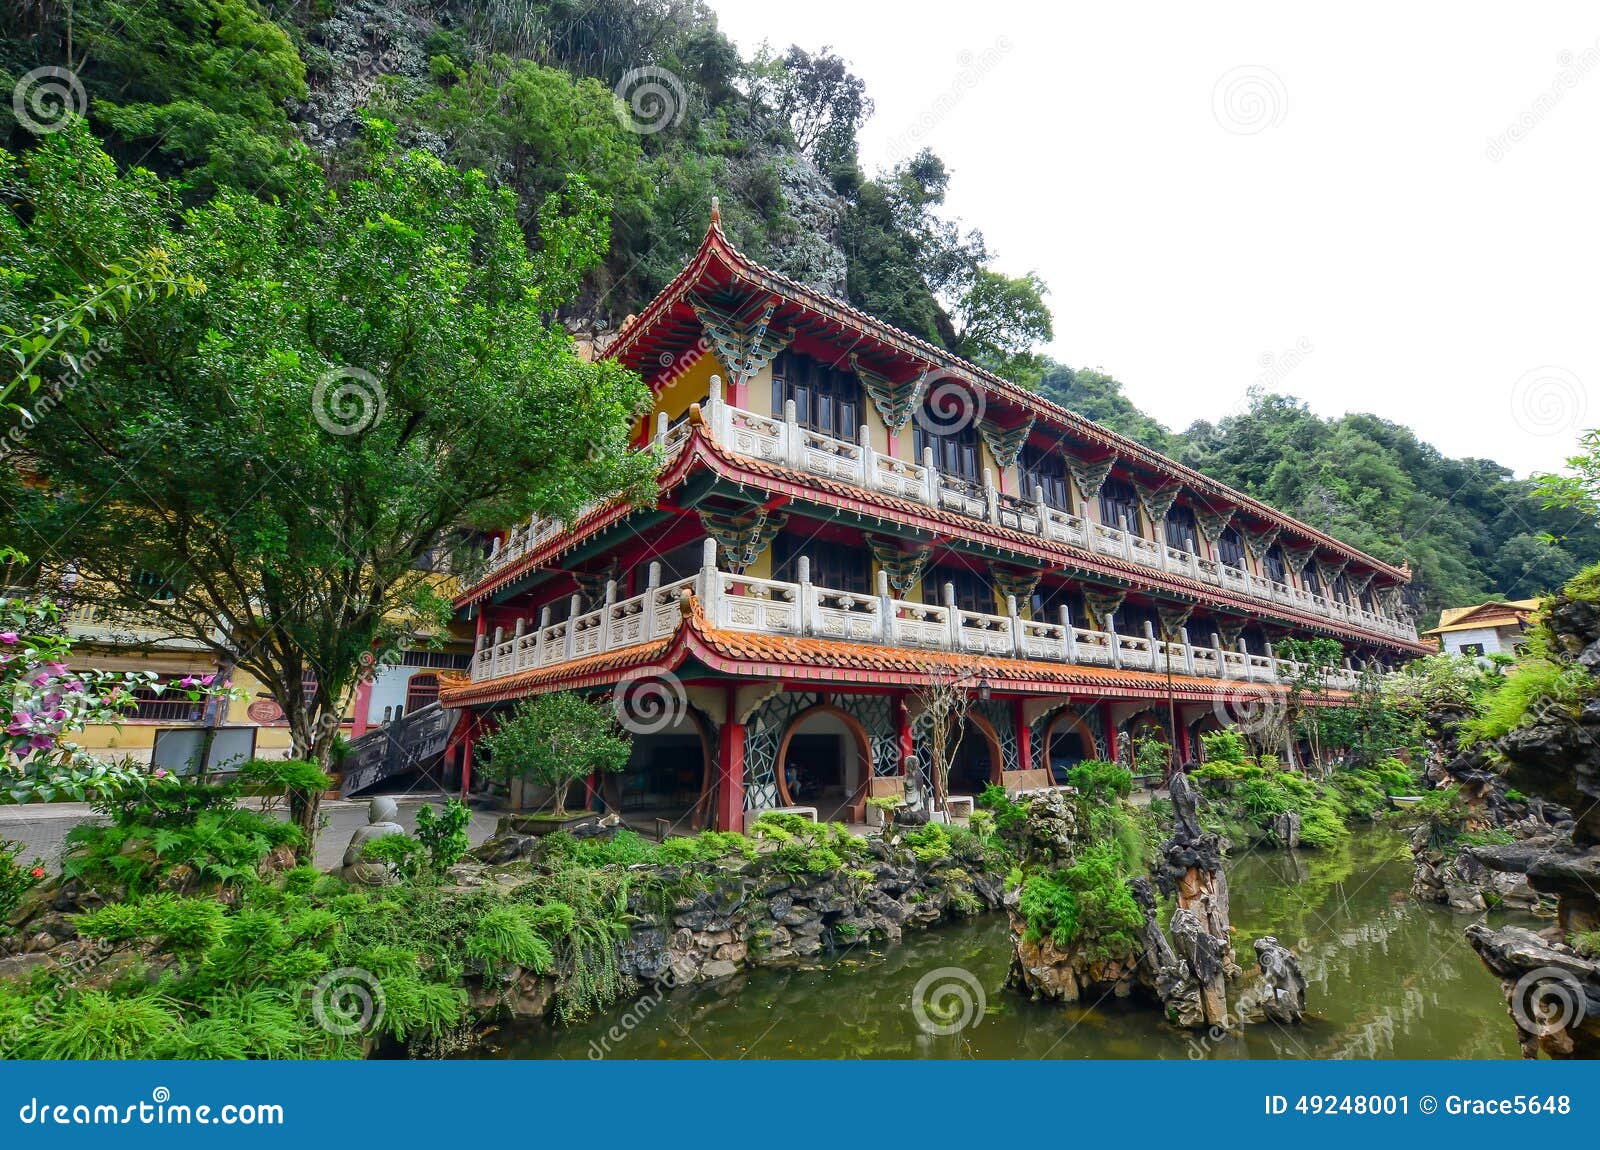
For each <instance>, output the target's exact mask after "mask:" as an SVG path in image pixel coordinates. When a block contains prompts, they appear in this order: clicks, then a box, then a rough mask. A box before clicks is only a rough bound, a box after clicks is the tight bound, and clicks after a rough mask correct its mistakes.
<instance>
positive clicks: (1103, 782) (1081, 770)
mask: <svg viewBox="0 0 1600 1150" xmlns="http://www.w3.org/2000/svg"><path fill="white" fill-rule="evenodd" d="M1067 783H1068V785H1070V786H1071V787H1072V788H1073V789H1075V790H1076V791H1078V793H1079V794H1082V795H1086V796H1088V797H1090V798H1096V799H1111V798H1119V799H1125V798H1127V797H1128V796H1129V795H1131V794H1132V793H1133V772H1132V771H1130V770H1129V769H1128V768H1127V767H1124V766H1122V765H1121V764H1120V763H1107V762H1103V761H1101V760H1099V759H1088V760H1085V761H1084V762H1081V763H1079V764H1077V765H1076V766H1075V767H1073V768H1072V769H1071V770H1069V771H1068V772H1067Z"/></svg>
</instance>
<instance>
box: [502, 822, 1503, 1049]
mask: <svg viewBox="0 0 1600 1150" xmlns="http://www.w3.org/2000/svg"><path fill="white" fill-rule="evenodd" d="M1230 881H1231V884H1232V892H1233V921H1234V924H1235V925H1236V926H1237V927H1238V928H1239V935H1238V937H1239V938H1240V940H1241V941H1242V949H1244V950H1245V951H1246V956H1248V952H1249V946H1248V943H1249V940H1250V939H1252V938H1256V937H1259V936H1260V935H1263V934H1274V935H1276V936H1277V937H1278V938H1279V939H1280V940H1282V941H1283V942H1285V943H1286V944H1288V945H1291V946H1293V947H1294V948H1295V950H1296V952H1297V953H1298V954H1299V955H1300V958H1301V962H1302V965H1303V968H1304V970H1305V974H1306V979H1307V982H1308V994H1307V1000H1308V1004H1309V1006H1310V1009H1311V1011H1312V1017H1311V1018H1310V1019H1309V1020H1308V1022H1307V1024H1306V1025H1305V1026H1301V1027H1294V1028H1283V1027H1279V1026H1276V1025H1274V1024H1271V1023H1262V1024H1259V1025H1255V1026H1250V1027H1247V1028H1246V1029H1245V1030H1244V1032H1243V1033H1242V1034H1236V1035H1226V1036H1222V1037H1220V1038H1212V1037H1209V1036H1206V1035H1199V1036H1196V1035H1191V1034H1187V1033H1184V1032H1181V1031H1177V1030H1174V1029H1172V1028H1171V1027H1169V1026H1167V1025H1166V1024H1165V1023H1164V1022H1163V1021H1162V1020H1161V1018H1160V1017H1159V1015H1158V1013H1157V1012H1156V1011H1154V1010H1152V1009H1150V1008H1148V1007H1145V1006H1141V1005H1129V1004H1124V1003H1120V1002H1116V1001H1108V1002H1104V1003H1100V1004H1097V1005H1096V1006H1094V1007H1076V1008H1074V1007H1066V1008H1063V1007H1060V1006H1052V1005H1046V1004H1042V1003H1033V1002H1029V1001H1028V1000H1026V999H1024V998H1022V997H1021V996H1019V995H1017V994H1016V993H1014V992H1012V991H1009V990H1006V989H1005V987H1004V982H1005V974H1006V967H1007V965H1008V962H1009V958H1010V944H1009V940H1008V938H1007V931H1006V924H1005V920H1004V918H1003V917H1002V916H999V915H991V916H988V917H986V918H984V919H983V920H981V921H979V922H975V923H970V924H966V925H963V926H957V927H952V928H949V929H945V930H941V931H937V932H933V933H929V934H922V935H907V941H906V942H905V943H904V944H902V945H900V946H897V947H890V948H887V949H885V950H883V951H877V952H874V951H869V950H867V949H865V948H857V949H854V950H851V951H848V952H845V953H842V954H840V955H838V956H835V957H834V958H833V959H832V960H830V961H829V962H828V963H826V964H825V965H823V966H822V967H820V968H818V969H814V970H796V971H758V972H754V973H751V974H748V975H741V976H739V977H736V978H733V979H730V980H727V981H726V982H722V983H719V984H716V985H713V986H703V987H697V988H691V989H686V990H681V991H678V992H675V993H674V994H671V995H669V996H668V997H667V998H666V999H665V1000H664V1001H662V1002H660V1003H658V1004H655V1005H654V1006H653V1009H651V1010H649V1011H644V1012H641V1011H637V1010H636V1011H634V1012H632V1013H625V1010H624V1009H623V1008H619V1009H617V1010H616V1011H613V1012H612V1013H610V1014H609V1015H607V1016H605V1017H603V1018H599V1019H595V1020H593V1021H591V1022H589V1023H587V1024H585V1025H582V1026H578V1027H574V1028H571V1029H568V1030H565V1031H555V1032H552V1031H546V1030H542V1029H541V1030H538V1031H534V1032H525V1033H521V1034H516V1033H502V1034H501V1035H499V1036H498V1040H499V1042H500V1045H501V1048H500V1049H499V1050H498V1051H497V1052H496V1053H497V1054H498V1055H499V1056H501V1057H512V1058H577V1059H582V1058H589V1057H593V1056H595V1052H597V1051H605V1052H606V1053H608V1055H609V1056H610V1057H620V1058H747V1057H753V1058H1178V1059H1188V1058H1515V1057H1517V1056H1518V1051H1517V1047H1516V1042H1515V1040H1514V1035H1513V1031H1512V1027H1511V1025H1510V1021H1509V1019H1508V1018H1507V1017H1506V1013H1505V1007H1504V1005H1503V1002H1502V1000H1501V998H1500V992H1499V985H1498V983H1497V982H1496V981H1495V980H1494V979H1493V978H1492V977H1491V976H1490V975H1489V974H1488V973H1487V972H1486V971H1485V970H1484V969H1483V967H1482V965H1481V964H1480V963H1479V962H1478V960H1477V958H1476V956H1475V955H1474V954H1473V953H1472V951H1471V949H1470V948H1469V947H1468V946H1467V944H1466V941H1465V939H1464V938H1463V937H1462V933H1461V931H1462V927H1463V926H1464V925H1465V924H1466V922H1467V921H1469V920H1467V919H1465V918H1463V917H1461V916H1459V915H1454V914H1451V913H1450V912H1449V911H1448V910H1445V909H1444V908H1442V907H1434V906H1424V905H1422V904H1419V903H1416V902H1414V901H1412V900H1411V899H1409V898H1408V897H1407V895H1406V892H1407V890H1408V888H1409V884H1410V866H1409V862H1408V861H1407V857H1406V855H1405V851H1404V845H1403V843H1402V841H1401V840H1400V839H1399V838H1398V837H1397V836H1395V835H1392V834H1388V833H1384V832H1378V831H1373V832H1367V833H1365V834H1360V835H1357V836H1356V837H1355V838H1354V840H1353V841H1352V842H1351V843H1350V845H1348V846H1347V847H1345V848H1343V849H1341V850H1338V851H1335V852H1322V853H1309V852H1308V853H1306V854H1302V855H1285V854H1262V855H1250V856H1246V857H1243V858H1241V859H1238V860H1236V862H1235V863H1234V864H1233V866H1232V867H1231V868H1230ZM940 967H957V968H961V969H963V970H966V971H970V972H971V973H972V975H974V976H975V977H976V980H977V983H978V985H979V986H981V987H982V989H983V993H984V1000H985V1009H984V1011H983V1014H982V1020H981V1022H979V1023H978V1024H977V1025H976V1026H973V1027H970V1028H969V1029H966V1030H964V1031H962V1032H960V1033H959V1034H953V1035H949V1036H935V1035H929V1034H926V1033H924V1032H923V1031H922V1030H921V1029H920V1028H919V1027H918V1026H917V1023H916V1021H915V1019H914V1017H913V1014H912V1010H911V997H912V991H913V988H914V987H915V986H916V984H917V982H918V980H919V979H920V978H922V977H923V976H924V975H926V974H928V973H929V972H930V971H933V970H935V969H937V968H940ZM608 1032H609V1033H608Z"/></svg>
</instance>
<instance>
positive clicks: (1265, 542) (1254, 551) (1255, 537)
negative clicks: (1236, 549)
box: [1239, 527, 1278, 560]
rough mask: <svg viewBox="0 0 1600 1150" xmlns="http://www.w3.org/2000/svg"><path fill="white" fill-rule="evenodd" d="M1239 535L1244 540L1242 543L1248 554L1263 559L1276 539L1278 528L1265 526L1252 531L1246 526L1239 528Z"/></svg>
mask: <svg viewBox="0 0 1600 1150" xmlns="http://www.w3.org/2000/svg"><path fill="white" fill-rule="evenodd" d="M1239 537H1240V538H1241V539H1243V540H1244V545H1245V547H1247V548H1248V549H1249V551H1250V554H1251V555H1252V556H1253V557H1254V558H1255V559H1257V560H1260V559H1264V558H1265V557H1266V554H1267V552H1268V551H1271V550H1272V545H1273V544H1274V543H1276V542H1277V541H1278V528H1276V527H1266V528H1263V529H1262V530H1260V531H1252V530H1250V528H1248V527H1243V528H1240V530H1239Z"/></svg>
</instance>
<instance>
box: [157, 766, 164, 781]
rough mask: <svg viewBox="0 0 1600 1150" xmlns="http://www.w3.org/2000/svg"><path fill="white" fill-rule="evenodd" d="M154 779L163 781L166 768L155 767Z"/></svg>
mask: <svg viewBox="0 0 1600 1150" xmlns="http://www.w3.org/2000/svg"><path fill="white" fill-rule="evenodd" d="M155 777H156V778H158V779H164V778H166V777H167V770H166V768H165V767H157V768H156V775H155Z"/></svg>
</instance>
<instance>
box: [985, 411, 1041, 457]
mask: <svg viewBox="0 0 1600 1150" xmlns="http://www.w3.org/2000/svg"><path fill="white" fill-rule="evenodd" d="M1033 419H1034V417H1033V416H1031V415H1030V416H1028V420H1027V422H1026V423H1022V424H1019V425H1018V426H1016V427H1011V428H1003V427H1000V426H999V425H997V424H996V423H995V422H994V421H993V420H989V419H985V420H982V421H980V422H979V424H978V434H979V435H981V436H983V441H984V443H986V444H988V445H989V454H991V455H993V456H994V461H995V462H996V463H997V464H999V465H1000V467H1001V468H1002V469H1004V468H1008V467H1013V466H1015V465H1016V462H1017V458H1018V457H1019V456H1020V455H1021V454H1022V445H1023V444H1024V443H1027V442H1028V435H1029V434H1030V433H1031V432H1032V431H1033Z"/></svg>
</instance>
